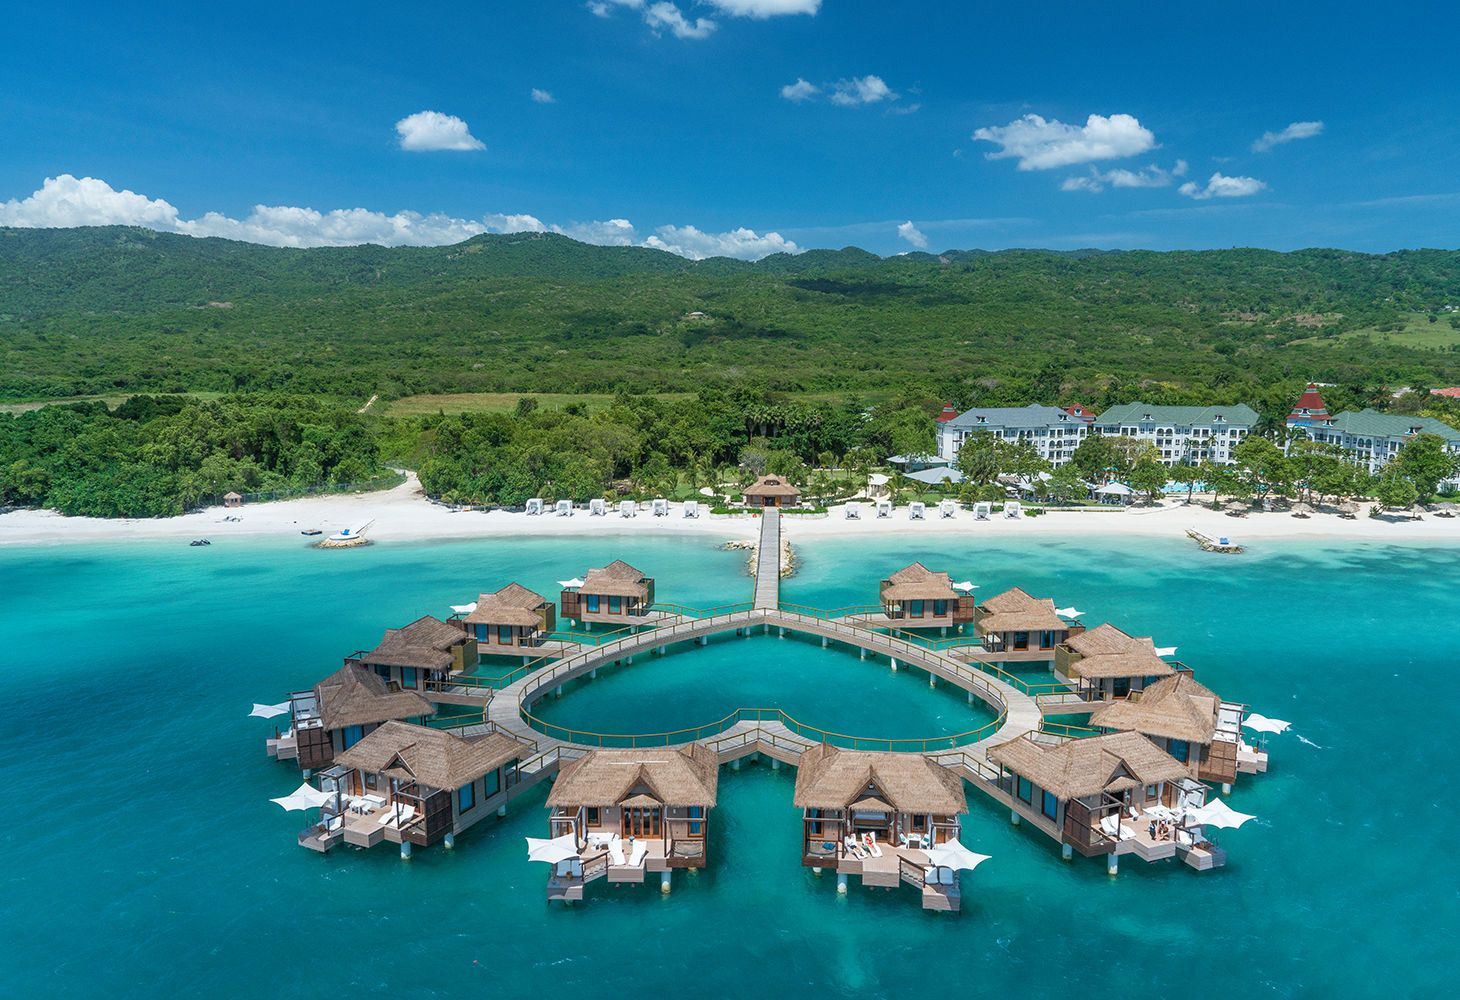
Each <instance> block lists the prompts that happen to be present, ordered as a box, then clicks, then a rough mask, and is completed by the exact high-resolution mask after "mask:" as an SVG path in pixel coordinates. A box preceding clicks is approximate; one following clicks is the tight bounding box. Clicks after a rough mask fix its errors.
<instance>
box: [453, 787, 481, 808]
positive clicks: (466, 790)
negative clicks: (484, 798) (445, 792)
mask: <svg viewBox="0 0 1460 1000" xmlns="http://www.w3.org/2000/svg"><path fill="white" fill-rule="evenodd" d="M476 804H477V785H476V782H474V781H471V782H468V783H466V784H465V785H462V786H461V787H460V788H458V789H457V790H456V811H457V812H459V813H464V812H468V811H470V810H471V809H472V808H473V807H474V806H475V805H476Z"/></svg>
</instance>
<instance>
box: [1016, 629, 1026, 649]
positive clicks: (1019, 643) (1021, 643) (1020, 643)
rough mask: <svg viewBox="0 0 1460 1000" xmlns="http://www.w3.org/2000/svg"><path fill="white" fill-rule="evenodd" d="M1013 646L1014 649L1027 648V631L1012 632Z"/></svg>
mask: <svg viewBox="0 0 1460 1000" xmlns="http://www.w3.org/2000/svg"><path fill="white" fill-rule="evenodd" d="M1014 648H1015V649H1028V648H1029V633H1028V632H1015V633H1014Z"/></svg>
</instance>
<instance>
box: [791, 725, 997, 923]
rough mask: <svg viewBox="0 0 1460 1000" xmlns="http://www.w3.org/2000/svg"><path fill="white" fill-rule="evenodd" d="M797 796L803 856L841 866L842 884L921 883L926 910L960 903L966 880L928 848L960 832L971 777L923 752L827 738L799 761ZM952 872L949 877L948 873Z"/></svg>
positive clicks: (808, 861)
mask: <svg viewBox="0 0 1460 1000" xmlns="http://www.w3.org/2000/svg"><path fill="white" fill-rule="evenodd" d="M792 802H793V803H794V804H795V806H796V808H798V809H800V810H801V812H802V821H801V823H802V835H801V863H802V864H803V865H806V866H807V867H809V868H813V869H816V870H817V871H820V870H821V869H823V868H834V869H835V870H836V873H837V887H838V889H840V890H842V891H845V888H846V884H847V878H848V877H849V876H852V875H858V876H860V877H861V879H862V884H863V885H865V886H883V887H888V888H891V887H894V886H897V885H899V884H902V883H907V884H909V885H912V886H915V887H916V888H918V889H919V890H920V891H921V893H922V897H923V907H924V908H925V909H938V910H958V909H959V908H960V893H959V886H958V879H957V876H956V875H953V874H952V873H951V872H948V871H947V870H944V871H938V870H936V869H933V868H931V866H929V864H928V857H927V855H926V854H925V853H924V852H925V851H926V850H927V849H928V848H931V847H936V846H937V845H940V844H945V843H948V842H951V841H956V840H957V839H958V831H959V828H960V825H961V820H960V817H961V816H962V815H963V814H964V813H966V812H968V801H967V799H966V798H965V797H964V793H963V779H961V778H960V777H958V775H956V774H954V773H953V772H952V771H950V770H949V769H947V768H945V767H943V766H942V765H941V764H938V763H937V762H936V761H934V760H932V759H930V758H928V757H925V756H923V755H921V754H915V753H878V752H869V751H862V750H843V749H841V748H839V747H836V746H832V745H830V744H826V743H823V744H820V745H818V746H815V747H812V748H811V749H809V750H806V751H805V752H804V753H802V755H801V759H800V761H798V763H797V766H796V788H795V791H794V792H793V793H792ZM945 872H946V873H947V879H946V881H945V880H944V877H943V876H944V874H945Z"/></svg>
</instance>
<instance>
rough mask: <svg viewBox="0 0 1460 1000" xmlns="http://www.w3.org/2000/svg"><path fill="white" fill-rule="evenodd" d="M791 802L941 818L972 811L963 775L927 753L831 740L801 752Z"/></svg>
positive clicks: (818, 807) (806, 805)
mask: <svg viewBox="0 0 1460 1000" xmlns="http://www.w3.org/2000/svg"><path fill="white" fill-rule="evenodd" d="M791 801H792V802H793V803H794V804H795V805H796V807H797V808H799V809H853V808H856V809H868V810H872V811H874V812H887V811H895V812H910V813H936V814H938V815H940V816H955V815H958V814H959V813H965V812H968V801H967V800H966V799H965V798H964V796H963V779H961V778H959V777H958V775H956V774H954V773H953V772H952V771H950V770H948V769H947V768H945V767H943V766H942V765H941V764H939V763H937V762H936V761H934V760H932V759H930V758H928V757H924V756H923V755H922V754H916V753H879V752H871V751H866V750H843V749H841V748H840V747H835V746H832V745H831V744H829V743H823V744H820V745H819V746H814V747H812V748H811V749H810V750H807V751H806V752H805V753H803V754H802V755H801V760H800V762H799V763H798V764H797V765H796V790H795V792H793V793H792V796H791ZM889 806H890V807H891V809H890V810H889V809H888V807H889Z"/></svg>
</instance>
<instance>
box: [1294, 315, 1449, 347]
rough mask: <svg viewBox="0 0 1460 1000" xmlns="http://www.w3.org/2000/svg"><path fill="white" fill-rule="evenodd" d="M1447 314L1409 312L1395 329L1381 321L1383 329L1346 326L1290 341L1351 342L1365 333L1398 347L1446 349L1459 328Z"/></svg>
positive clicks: (1392, 325) (1315, 342)
mask: <svg viewBox="0 0 1460 1000" xmlns="http://www.w3.org/2000/svg"><path fill="white" fill-rule="evenodd" d="M1451 315H1454V314H1442V315H1440V316H1439V317H1438V318H1437V319H1436V320H1435V321H1434V322H1433V323H1431V322H1430V318H1429V315H1428V314H1427V313H1410V314H1409V315H1407V316H1405V317H1404V318H1403V320H1402V321H1401V322H1400V323H1399V324H1398V325H1399V328H1398V329H1394V326H1395V324H1384V326H1385V328H1384V329H1380V328H1379V327H1373V326H1366V327H1361V328H1359V329H1357V330H1348V331H1346V332H1344V333H1341V334H1339V335H1338V336H1337V337H1334V338H1332V339H1331V340H1327V339H1325V338H1322V337H1309V338H1306V339H1304V340H1301V341H1293V343H1295V344H1298V343H1302V344H1323V343H1329V344H1342V345H1344V346H1351V345H1352V344H1353V342H1354V341H1356V340H1360V339H1362V338H1366V337H1367V338H1368V339H1370V340H1372V341H1374V342H1376V343H1380V344H1393V345H1395V346H1398V347H1414V348H1420V349H1423V350H1431V351H1433V350H1448V349H1449V348H1451V347H1454V346H1455V345H1456V344H1460V329H1456V328H1455V327H1453V326H1451V325H1450V317H1451Z"/></svg>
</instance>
